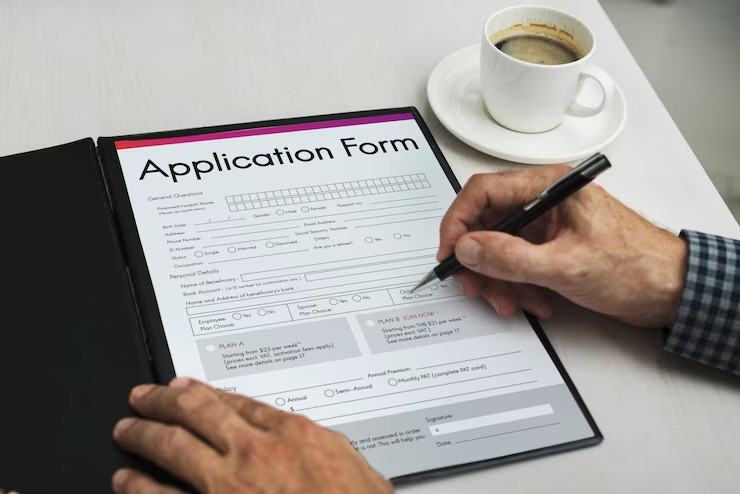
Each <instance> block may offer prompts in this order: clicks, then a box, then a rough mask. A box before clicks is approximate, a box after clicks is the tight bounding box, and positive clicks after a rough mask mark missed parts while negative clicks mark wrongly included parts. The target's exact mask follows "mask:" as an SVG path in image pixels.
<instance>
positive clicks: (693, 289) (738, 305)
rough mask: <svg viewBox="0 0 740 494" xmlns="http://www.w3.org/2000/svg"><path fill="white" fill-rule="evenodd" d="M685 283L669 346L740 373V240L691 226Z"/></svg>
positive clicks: (667, 340)
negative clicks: (704, 231)
mask: <svg viewBox="0 0 740 494" xmlns="http://www.w3.org/2000/svg"><path fill="white" fill-rule="evenodd" d="M681 238H683V239H684V240H685V241H686V243H687V244H688V251H689V256H688V265H687V269H686V287H685V288H684V292H683V296H682V298H681V306H680V308H679V309H678V317H677V318H676V322H675V323H674V324H673V327H671V328H670V329H668V330H667V331H666V338H665V349H666V350H668V351H669V352H673V353H675V354H677V355H681V356H683V357H687V358H690V359H693V360H696V361H698V362H701V363H703V364H707V365H711V366H712V367H717V368H719V369H723V370H726V371H730V372H733V373H735V374H740V242H739V241H737V240H731V239H728V238H723V237H717V236H714V235H707V234H705V233H699V232H694V231H689V230H684V231H682V232H681Z"/></svg>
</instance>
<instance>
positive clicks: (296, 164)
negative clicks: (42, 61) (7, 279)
mask: <svg viewBox="0 0 740 494" xmlns="http://www.w3.org/2000/svg"><path fill="white" fill-rule="evenodd" d="M116 147H117V150H118V155H119V160H120V163H121V167H122V169H123V174H124V179H125V183H126V187H127V190H128V194H129V198H130V201H131V205H132V209H133V212H134V216H135V220H136V225H137V229H138V234H139V236H140V239H141V243H142V246H143V250H144V254H145V258H146V262H147V267H148V269H149V272H150V275H151V280H152V283H153V286H154V291H155V293H156V299H157V304H158V307H159V311H160V315H161V318H162V322H163V326H164V329H165V333H166V338H167V342H168V345H169V348H170V351H171V354H172V360H173V363H174V367H175V370H176V373H177V374H178V375H181V376H193V377H196V378H198V379H202V380H205V381H207V382H209V383H211V384H212V385H214V386H216V387H218V388H219V389H221V390H224V391H231V392H237V393H242V394H246V395H249V396H253V397H256V398H257V399H259V400H262V401H264V402H266V403H269V404H271V405H273V406H276V407H278V408H280V409H282V410H285V411H287V412H296V413H301V414H305V415H306V416H308V417H309V418H311V419H313V420H315V421H317V422H319V423H320V424H321V425H325V426H328V427H332V428H334V429H337V430H340V431H342V432H344V433H345V434H347V436H348V437H349V438H350V440H351V441H352V442H353V444H354V445H355V447H356V448H357V449H358V450H359V451H361V452H362V453H363V454H365V456H366V457H368V459H369V460H370V461H371V463H373V465H374V466H375V467H376V468H378V469H379V470H381V471H382V472H383V473H384V474H386V475H387V476H396V475H403V474H407V473H413V472H416V471H421V470H428V469H430V468H437V467H442V466H449V465H453V464H458V463H461V462H466V461H476V460H480V459H485V458H490V457H492V456H494V455H497V456H503V455H505V454H511V453H513V452H518V451H519V450H528V449H532V448H537V447H544V446H547V445H552V444H557V443H558V442H563V441H566V440H574V439H579V438H582V437H588V436H590V435H592V432H591V430H590V428H589V427H588V425H587V424H586V422H585V420H584V419H583V417H582V415H581V413H580V411H578V409H577V406H576V405H575V403H574V402H573V400H572V397H571V395H570V393H569V392H568V389H567V387H566V386H565V385H564V384H563V379H562V377H561V376H560V373H559V372H558V371H557V369H556V368H555V366H554V364H553V362H552V360H551V359H550V358H549V356H548V354H547V352H546V350H545V349H544V347H543V346H542V344H541V342H540V341H539V339H538V337H537V336H536V334H535V333H534V331H533V330H532V328H531V327H530V326H529V324H528V323H527V322H526V320H525V319H524V318H523V317H516V318H513V319H512V320H502V319H500V318H498V317H497V316H496V315H495V313H494V312H493V311H492V309H490V308H489V307H488V306H486V305H485V304H484V303H482V302H480V301H474V300H468V299H465V298H464V297H463V296H462V290H461V288H460V287H459V286H458V284H457V282H455V281H454V280H452V279H449V280H446V281H443V282H440V283H439V284H437V285H436V286H434V287H432V288H431V289H428V290H425V291H422V292H420V293H415V294H411V293H410V289H411V288H412V287H413V286H414V284H415V283H416V282H417V281H418V280H419V279H420V278H421V277H422V276H423V275H424V274H426V273H427V272H428V271H429V270H430V269H431V268H433V267H434V266H435V265H436V260H435V255H436V252H437V248H438V245H439V223H440V221H441V218H442V216H443V215H444V213H445V211H446V210H447V208H448V207H449V205H450V204H451V203H452V201H453V200H454V198H455V191H454V189H453V187H452V186H451V184H450V181H449V179H448V178H447V176H446V175H445V172H444V170H443V168H442V167H441V166H440V164H439V163H438V161H437V159H436V157H435V155H434V153H433V152H432V149H431V147H430V145H429V143H428V142H427V140H426V138H425V137H424V135H423V133H422V132H421V130H420V128H419V126H418V124H417V123H416V121H415V120H414V119H413V116H412V115H410V114H391V115H380V116H375V117H362V118H351V119H343V120H332V121H324V122H312V123H301V124H287V125H281V126H277V127H268V128H257V129H245V130H237V131H231V132H226V133H219V134H209V135H201V136H186V137H176V138H165V139H151V140H143V141H118V142H117V144H116ZM443 424H448V425H447V426H445V427H440V426H441V425H443ZM499 432H501V433H502V434H503V433H506V434H505V435H506V436H511V437H514V438H516V439H514V440H512V439H511V437H506V438H504V436H500V437H501V438H502V439H499V440H495V441H494V439H491V438H493V437H494V436H496V434H498V433H499ZM487 438H488V439H487ZM491 441H494V442H495V444H496V446H495V448H494V449H492V443H491ZM507 441H509V442H507ZM499 449H500V451H499ZM391 451H393V452H395V453H394V454H390V455H389V453H390V452H391ZM409 453H413V455H415V456H414V459H413V460H412V459H404V460H398V459H395V460H394V455H398V458H402V457H404V456H406V455H408V454H409Z"/></svg>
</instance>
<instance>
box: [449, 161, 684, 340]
mask: <svg viewBox="0 0 740 494" xmlns="http://www.w3.org/2000/svg"><path fill="white" fill-rule="evenodd" d="M569 170H570V169H569V168H568V167H566V166H550V167H544V168H536V169H531V170H526V171H521V172H511V173H489V174H484V175H475V176H473V177H472V178H471V179H470V180H469V181H468V183H467V184H466V185H465V187H464V188H463V190H462V191H461V192H460V194H459V195H458V196H457V199H456V200H455V202H454V203H453V204H452V206H451V207H450V209H449V211H448V212H447V214H446V215H445V217H444V219H443V220H442V225H441V231H440V237H441V240H440V248H439V252H438V253H437V259H439V260H442V259H444V258H446V257H447V256H449V255H450V254H452V253H453V251H454V252H455V254H456V255H457V258H458V260H459V261H460V263H462V264H463V265H464V266H465V267H467V268H468V271H464V272H461V273H459V274H458V275H456V277H457V278H458V279H459V280H460V281H461V283H462V285H463V288H464V290H465V294H466V295H468V296H471V297H475V296H478V295H480V296H481V297H482V298H484V299H485V300H486V301H488V302H489V303H490V304H491V305H492V306H493V308H494V309H495V310H496V312H498V313H499V314H500V315H502V316H505V317H508V316H511V315H512V314H513V313H514V312H515V310H516V309H517V307H518V306H521V307H522V308H524V309H525V310H527V311H529V312H531V313H533V314H535V315H537V316H539V317H542V318H548V317H550V316H551V314H552V307H551V305H550V302H549V301H548V299H547V297H546V296H545V294H544V292H543V291H542V290H541V288H548V289H550V290H553V291H555V292H557V293H560V294H561V295H563V296H564V297H566V298H568V299H570V300H571V301H573V302H575V303H576V304H579V305H581V306H583V307H586V308H589V309H592V310H594V311H596V312H601V313H602V314H606V315H609V316H612V317H614V318H615V319H618V320H621V321H624V322H627V323H630V324H633V325H636V326H652V327H659V326H670V325H671V324H672V322H673V321H674V320H675V318H676V314H677V311H678V306H679V304H680V301H681V294H682V291H683V286H684V277H685V271H686V255H687V254H686V245H685V243H684V242H683V240H681V239H679V238H677V237H675V236H674V235H673V234H671V233H670V232H668V231H665V230H663V229H660V228H658V227H656V226H654V225H653V224H651V223H650V222H649V221H647V220H646V219H644V218H643V217H641V216H640V215H638V214H637V213H635V212H634V211H632V210H630V209H629V208H627V207H626V206H624V205H623V204H622V203H620V202H619V201H617V200H616V199H614V198H613V197H612V196H610V195H609V194H608V193H606V191H604V189H602V188H601V187H599V186H598V185H596V184H590V185H587V186H586V187H584V188H583V189H581V190H580V191H579V192H577V193H576V194H574V195H573V196H572V197H570V198H569V199H567V200H566V201H564V202H563V203H561V204H560V205H559V206H557V207H556V208H554V209H553V210H551V211H549V212H548V213H546V214H545V215H544V216H543V217H542V218H539V219H538V220H536V221H535V222H533V223H532V224H530V225H529V226H527V227H526V228H525V229H524V230H522V232H520V234H521V236H520V237H515V236H512V235H507V234H504V233H494V232H488V231H480V230H485V229H487V228H490V227H492V226H493V225H494V224H495V223H496V222H498V221H500V220H501V219H503V218H504V217H505V216H506V215H508V214H510V213H511V212H512V211H514V210H515V209H517V208H520V207H521V206H523V205H524V204H526V203H527V202H528V201H529V200H531V199H532V198H533V197H535V196H536V195H537V194H538V193H539V192H541V191H542V189H544V188H545V187H546V186H548V185H550V184H551V183H553V182H554V181H555V180H557V179H558V178H559V177H561V176H562V175H564V174H565V173H567V172H568V171H569Z"/></svg>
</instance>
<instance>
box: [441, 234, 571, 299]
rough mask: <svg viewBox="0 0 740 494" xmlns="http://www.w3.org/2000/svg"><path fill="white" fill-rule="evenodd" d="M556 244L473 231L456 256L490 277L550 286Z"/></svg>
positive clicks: (466, 264) (464, 263)
mask: <svg viewBox="0 0 740 494" xmlns="http://www.w3.org/2000/svg"><path fill="white" fill-rule="evenodd" d="M552 252H553V249H552V243H547V244H543V245H534V244H530V243H529V242H527V241H526V240H524V239H522V238H519V237H514V236H512V235H508V234H505V233H498V232H472V233H468V234H466V235H465V236H464V237H463V238H461V239H460V241H459V242H458V243H457V245H456V248H455V255H456V256H457V259H458V260H459V261H460V263H461V264H462V265H463V266H465V267H466V268H468V269H470V270H472V271H475V272H477V273H480V274H483V275H485V276H488V277H490V278H497V279H500V280H504V281H511V282H517V283H530V284H534V285H539V286H544V287H547V286H548V285H549V282H550V281H551V278H552V277H553V275H554V268H555V267H556V266H555V264H556V263H555V260H554V259H552Z"/></svg>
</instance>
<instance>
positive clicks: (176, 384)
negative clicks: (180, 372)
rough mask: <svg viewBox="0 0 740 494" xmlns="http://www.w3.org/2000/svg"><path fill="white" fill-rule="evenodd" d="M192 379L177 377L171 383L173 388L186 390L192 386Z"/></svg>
mask: <svg viewBox="0 0 740 494" xmlns="http://www.w3.org/2000/svg"><path fill="white" fill-rule="evenodd" d="M190 382H191V381H190V379H188V378H187V377H176V378H174V379H173V380H172V381H170V387H171V388H185V387H187V386H188V385H189V384H190Z"/></svg>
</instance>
